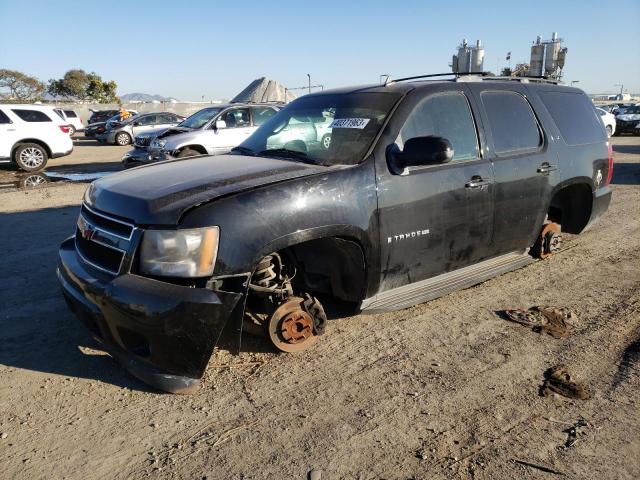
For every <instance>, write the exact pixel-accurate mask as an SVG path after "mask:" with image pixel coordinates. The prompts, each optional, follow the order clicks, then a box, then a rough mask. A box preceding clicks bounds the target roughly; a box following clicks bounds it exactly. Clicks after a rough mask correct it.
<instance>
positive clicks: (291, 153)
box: [259, 148, 315, 163]
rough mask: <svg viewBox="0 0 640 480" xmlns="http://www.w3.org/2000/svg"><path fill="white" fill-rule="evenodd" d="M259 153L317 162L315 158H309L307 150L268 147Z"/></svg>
mask: <svg viewBox="0 0 640 480" xmlns="http://www.w3.org/2000/svg"><path fill="white" fill-rule="evenodd" d="M259 155H264V156H269V155H273V156H274V157H283V158H295V159H296V160H302V161H304V162H308V163H315V162H313V160H311V159H310V158H309V156H308V155H307V154H306V153H305V152H300V151H298V150H290V149H288V148H268V149H266V150H262V151H261V152H260V154H259Z"/></svg>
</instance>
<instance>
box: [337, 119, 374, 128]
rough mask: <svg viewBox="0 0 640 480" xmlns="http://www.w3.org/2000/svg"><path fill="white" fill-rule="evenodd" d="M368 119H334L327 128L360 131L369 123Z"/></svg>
mask: <svg viewBox="0 0 640 480" xmlns="http://www.w3.org/2000/svg"><path fill="white" fill-rule="evenodd" d="M369 120H371V119H370V118H336V119H335V120H334V121H333V122H331V125H329V128H357V129H359V130H362V129H363V128H364V127H366V126H367V123H369Z"/></svg>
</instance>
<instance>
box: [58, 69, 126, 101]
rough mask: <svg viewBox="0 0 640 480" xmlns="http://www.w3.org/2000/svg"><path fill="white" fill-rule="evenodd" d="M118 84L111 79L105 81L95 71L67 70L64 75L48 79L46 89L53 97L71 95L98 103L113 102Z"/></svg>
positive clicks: (115, 99)
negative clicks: (56, 78)
mask: <svg viewBox="0 0 640 480" xmlns="http://www.w3.org/2000/svg"><path fill="white" fill-rule="evenodd" d="M117 87H118V85H117V84H116V82H114V81H113V80H110V81H108V82H105V81H103V80H102V77H100V75H98V74H97V73H95V72H91V73H87V72H85V71H84V70H80V69H77V70H69V71H68V72H67V73H65V74H64V77H62V78H60V79H58V80H55V79H51V80H49V86H48V89H47V91H48V92H49V93H50V94H51V95H53V96H54V97H71V98H74V99H77V100H90V101H94V102H98V103H113V102H117V101H118V97H117V96H116V89H117Z"/></svg>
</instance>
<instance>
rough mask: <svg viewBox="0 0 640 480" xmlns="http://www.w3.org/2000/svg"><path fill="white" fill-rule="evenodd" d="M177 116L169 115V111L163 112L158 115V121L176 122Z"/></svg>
mask: <svg viewBox="0 0 640 480" xmlns="http://www.w3.org/2000/svg"><path fill="white" fill-rule="evenodd" d="M179 121H180V120H178V117H176V116H175V115H171V114H170V113H165V114H164V115H159V123H177V122H179Z"/></svg>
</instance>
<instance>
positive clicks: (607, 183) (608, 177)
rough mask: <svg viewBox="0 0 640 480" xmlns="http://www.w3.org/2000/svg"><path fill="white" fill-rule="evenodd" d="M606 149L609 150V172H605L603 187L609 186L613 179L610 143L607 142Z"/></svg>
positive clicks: (611, 147)
mask: <svg viewBox="0 0 640 480" xmlns="http://www.w3.org/2000/svg"><path fill="white" fill-rule="evenodd" d="M607 147H608V148H609V171H608V172H607V181H606V182H605V185H609V184H610V183H611V179H612V178H613V145H611V142H607Z"/></svg>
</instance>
